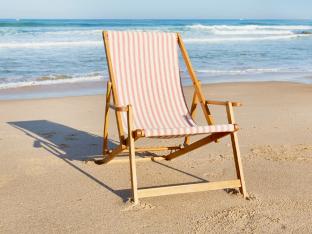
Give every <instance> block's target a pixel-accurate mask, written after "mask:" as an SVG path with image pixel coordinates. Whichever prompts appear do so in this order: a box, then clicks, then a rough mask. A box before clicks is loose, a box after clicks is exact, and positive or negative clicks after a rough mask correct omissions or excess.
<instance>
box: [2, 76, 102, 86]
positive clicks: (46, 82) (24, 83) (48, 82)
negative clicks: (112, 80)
mask: <svg viewBox="0 0 312 234" xmlns="http://www.w3.org/2000/svg"><path fill="white" fill-rule="evenodd" d="M103 79H104V78H103V76H100V75H97V76H82V77H71V78H65V79H54V78H51V79H46V80H40V79H39V80H33V81H21V82H12V83H4V84H0V89H9V88H20V87H27V86H39V85H54V84H65V83H68V84H72V83H80V82H88V81H100V80H103Z"/></svg>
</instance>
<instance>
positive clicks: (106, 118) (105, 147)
mask: <svg viewBox="0 0 312 234" xmlns="http://www.w3.org/2000/svg"><path fill="white" fill-rule="evenodd" d="M111 88H112V83H111V82H110V81H108V82H107V87H106V104H105V115H104V131H103V132H104V133H103V135H104V141H103V151H102V153H103V156H104V154H105V152H106V151H108V150H109V149H108V124H109V103H110V97H111V91H112V90H111Z"/></svg>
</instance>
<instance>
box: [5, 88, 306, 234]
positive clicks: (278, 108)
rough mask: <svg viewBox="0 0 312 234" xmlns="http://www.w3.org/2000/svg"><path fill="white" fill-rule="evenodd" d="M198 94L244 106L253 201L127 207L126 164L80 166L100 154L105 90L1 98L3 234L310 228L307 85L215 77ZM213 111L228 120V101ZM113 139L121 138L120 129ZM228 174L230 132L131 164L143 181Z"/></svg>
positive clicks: (217, 194) (210, 198)
mask: <svg viewBox="0 0 312 234" xmlns="http://www.w3.org/2000/svg"><path fill="white" fill-rule="evenodd" d="M204 92H205V94H206V96H207V97H209V99H221V100H233V101H241V102H242V103H243V104H244V106H243V107H241V108H235V113H236V120H237V122H238V123H239V124H240V126H241V130H240V132H239V137H240V138H239V139H240V145H241V150H242V158H243V164H244V170H245V176H246V185H247V190H248V192H249V194H250V200H244V199H243V198H242V197H241V195H240V194H237V193H235V192H233V191H231V192H225V191H223V190H221V191H209V192H200V193H192V194H184V195H171V196H163V197H155V198H146V199H142V200H141V203H140V204H139V205H138V206H133V205H132V204H131V203H130V202H129V201H127V197H128V195H129V190H128V189H129V186H130V182H129V165H128V164H108V165H102V166H98V165H95V164H94V163H92V162H88V163H84V160H86V159H88V158H92V157H94V155H98V154H100V151H101V142H102V129H103V111H104V96H102V95H99V96H82V97H66V98H54V99H42V100H20V101H0V149H1V151H0V159H1V163H0V233H71V232H75V233H208V232H211V233H213V232H214V233H224V232H231V233H282V232H283V233H311V232H312V183H311V182H312V86H311V85H303V84H292V83H240V84H238V83H236V84H214V85H209V86H205V87H204ZM186 95H187V98H188V100H190V99H191V96H192V91H191V89H190V88H186ZM212 111H213V113H214V114H215V118H216V119H218V120H219V121H218V122H220V123H221V122H223V121H225V112H224V108H223V107H215V108H213V109H212ZM111 119H114V118H113V115H112V118H111ZM198 121H199V122H203V117H202V115H201V116H198ZM110 136H111V137H112V139H117V134H116V129H115V128H111V135H110ZM160 142H161V143H163V142H166V141H164V140H161V141H150V140H149V141H144V142H143V143H141V144H147V143H150V144H154V145H155V144H159V143H160ZM174 142H176V143H180V142H181V140H179V139H176V140H174ZM111 144H112V145H113V144H114V141H112V142H111ZM234 176H235V173H234V165H233V161H232V156H231V147H230V145H229V141H228V139H224V140H222V141H221V142H220V143H218V144H212V145H209V146H206V147H204V148H201V149H199V150H197V151H194V152H192V153H190V154H188V155H186V156H184V157H181V158H178V159H176V160H173V161H171V162H163V161H162V162H159V163H155V162H141V163H138V179H139V186H142V187H144V186H152V185H165V184H177V183H183V182H192V181H200V180H208V181H217V180H222V179H230V178H234Z"/></svg>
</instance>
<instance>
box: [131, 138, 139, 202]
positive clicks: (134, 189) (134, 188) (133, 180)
mask: <svg viewBox="0 0 312 234" xmlns="http://www.w3.org/2000/svg"><path fill="white" fill-rule="evenodd" d="M131 141H132V143H131ZM129 159H130V173H131V190H132V201H133V202H134V204H138V203H139V198H138V180H137V174H136V164H135V149H134V141H133V139H132V140H130V147H129Z"/></svg>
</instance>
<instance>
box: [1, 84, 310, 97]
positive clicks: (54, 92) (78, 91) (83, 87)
mask: <svg viewBox="0 0 312 234" xmlns="http://www.w3.org/2000/svg"><path fill="white" fill-rule="evenodd" d="M183 79H184V80H182V82H183V81H184V83H183V87H190V86H192V84H191V83H190V80H189V79H188V80H187V82H185V78H183ZM200 80H201V81H202V79H200ZM106 82H107V80H102V81H84V82H77V83H62V84H49V85H34V86H24V87H16V88H5V89H0V101H8V100H29V99H30V100H31V99H50V98H62V97H79V96H96V95H104V94H105V91H106ZM257 83H260V84H261V83H264V84H265V83H281V84H284V83H286V84H287V83H289V84H302V85H307V86H311V85H312V83H307V82H300V81H295V80H290V81H287V80H285V81H283V80H264V81H259V80H256V81H231V80H230V81H220V82H203V81H202V85H203V86H209V85H222V84H257Z"/></svg>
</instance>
